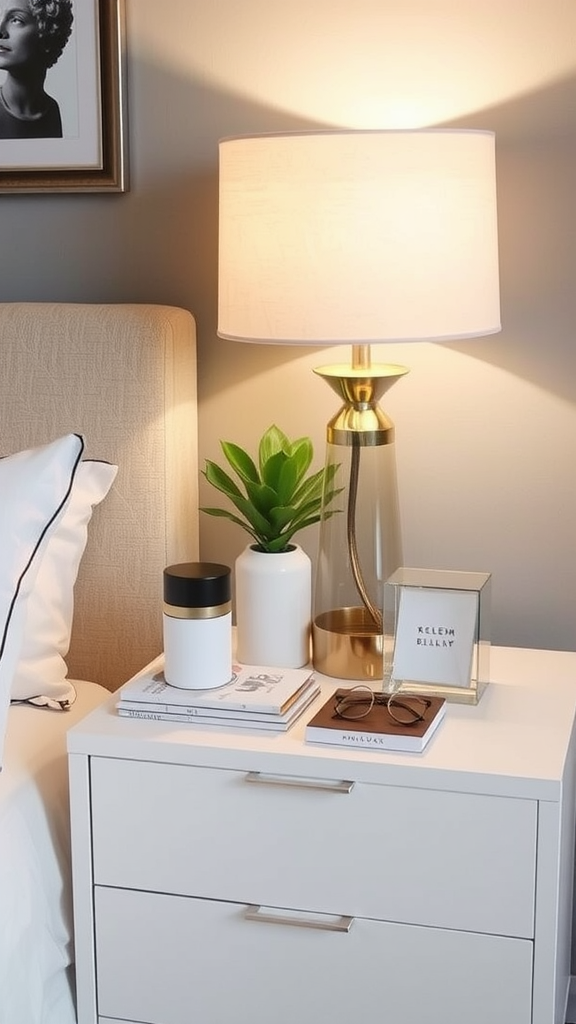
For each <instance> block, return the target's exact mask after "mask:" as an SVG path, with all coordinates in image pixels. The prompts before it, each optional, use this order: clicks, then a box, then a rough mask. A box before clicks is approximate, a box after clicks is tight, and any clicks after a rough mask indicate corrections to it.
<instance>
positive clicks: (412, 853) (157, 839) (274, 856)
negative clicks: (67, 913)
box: [91, 758, 536, 937]
mask: <svg viewBox="0 0 576 1024" xmlns="http://www.w3.org/2000/svg"><path fill="white" fill-rule="evenodd" d="M91 777H92V822H93V833H94V834H93V849H94V879H95V882H96V884H100V885H110V886H119V887H125V888H131V889H147V890H154V891H156V892H165V893H180V894H183V895H189V896H202V897H205V898H208V899H219V900H231V901H240V902H243V903H262V904H267V905H272V906H281V907H298V908H302V909H304V908H305V909H308V910H311V911H316V912H318V913H331V914H346V915H351V916H359V917H367V918H370V917H372V918H377V919H379V920H389V921H401V922H406V923H410V924H422V925H433V926H436V927H445V928H456V929H463V930H466V931H483V932H492V933H494V934H501V935H516V936H523V937H531V936H532V935H533V920H534V889H535V865H536V804H535V803H534V802H533V801H527V800H516V799H510V798H505V797H496V798H495V797H486V796H476V795H470V794H460V793H452V792H441V791H438V792H436V791H431V790H420V789H412V788H407V787H406V788H398V787H390V786H375V785H368V784H365V783H356V784H355V785H354V786H353V788H352V789H351V791H350V792H348V793H341V792H336V791H330V790H329V789H326V788H325V787H323V788H317V789H315V788H310V787H308V786H305V785H302V786H300V785H296V786H294V785H282V784H280V785H276V784H267V783H266V782H263V783H260V784H258V783H257V784H252V783H250V782H249V781H248V777H247V775H246V773H243V772H238V771H230V770H226V769H213V768H190V767H188V766H181V765H166V764H155V763H149V762H142V761H122V760H117V759H108V758H92V759H91ZM265 778H267V779H268V778H272V779H274V778H275V779H277V781H278V782H280V783H282V782H283V781H288V780H283V779H282V777H281V776H276V777H270V776H266V777H265ZM301 781H302V782H303V783H305V782H309V781H311V780H301Z"/></svg>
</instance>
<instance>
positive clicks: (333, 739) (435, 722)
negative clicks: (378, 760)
mask: <svg viewBox="0 0 576 1024" xmlns="http://www.w3.org/2000/svg"><path fill="white" fill-rule="evenodd" d="M347 693H348V690H347V689H340V690H336V692H335V693H333V694H332V696H331V697H329V698H328V700H327V701H326V702H325V703H324V704H323V705H322V707H321V708H320V710H319V711H317V712H316V714H315V715H314V716H313V718H311V719H310V721H309V722H308V723H307V725H306V730H305V739H306V740H307V741H308V742H310V743H328V744H332V745H334V746H337V747H355V748H356V749H357V750H407V751H410V752H412V753H420V752H421V751H422V750H424V747H425V746H426V744H427V743H428V741H429V739H430V737H431V736H432V735H433V733H434V732H435V731H436V729H437V728H438V726H439V725H440V722H441V721H442V719H443V717H444V713H445V711H446V701H445V699H444V697H432V696H430V697H426V700H427V701H429V702H430V706H429V707H428V708H427V709H426V711H425V713H424V717H423V718H422V721H420V722H415V723H414V725H402V724H400V723H399V722H396V721H395V720H394V719H393V718H392V716H391V715H390V713H389V712H388V709H387V707H386V705H385V704H374V707H373V708H372V710H371V711H370V712H369V713H368V714H367V715H366V716H365V717H364V718H357V719H355V720H353V721H351V720H350V719H344V718H341V717H339V716H338V715H336V714H335V712H334V703H335V701H336V699H337V698H338V697H342V696H345V695H346V694H347ZM406 696H408V695H407V694H398V698H399V699H400V700H401V699H402V697H406Z"/></svg>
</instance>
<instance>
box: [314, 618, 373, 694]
mask: <svg viewBox="0 0 576 1024" xmlns="http://www.w3.org/2000/svg"><path fill="white" fill-rule="evenodd" d="M312 642H313V646H314V668H316V669H317V670H318V672H322V673H323V674H324V675H327V676H335V677H336V678H338V679H355V680H362V681H364V682H370V683H373V682H374V681H376V680H380V679H382V678H383V676H384V637H383V636H382V634H381V633H378V632H376V626H375V624H374V620H373V619H372V618H371V616H370V614H369V612H368V611H367V610H366V608H362V607H357V608H337V609H333V610H332V611H329V612H322V613H321V614H320V615H317V616H316V618H315V619H314V621H313V622H312Z"/></svg>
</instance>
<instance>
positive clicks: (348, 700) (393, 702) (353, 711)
mask: <svg viewBox="0 0 576 1024" xmlns="http://www.w3.org/2000/svg"><path fill="white" fill-rule="evenodd" d="M431 704H432V701H431V700H428V698H427V697H419V696H417V695H416V694H414V693H410V694H405V693H392V694H387V693H374V691H373V690H371V689H370V687H369V686H364V685H362V684H361V685H360V686H352V687H350V689H349V690H347V691H346V693H340V694H337V696H336V699H335V701H334V717H336V718H344V719H345V720H347V721H349V722H353V721H356V720H357V719H359V718H366V715H369V714H370V712H371V711H372V708H373V707H374V706H375V705H377V706H378V707H385V708H386V710H387V712H388V714H389V715H390V717H391V718H392V719H393V720H394V721H395V722H398V724H399V725H417V724H418V722H421V721H422V720H423V719H424V717H425V715H426V712H427V711H428V708H429V707H430V706H431Z"/></svg>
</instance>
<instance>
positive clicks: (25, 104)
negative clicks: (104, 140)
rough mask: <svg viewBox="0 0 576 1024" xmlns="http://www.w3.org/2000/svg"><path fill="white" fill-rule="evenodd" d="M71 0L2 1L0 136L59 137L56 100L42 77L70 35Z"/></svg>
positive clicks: (60, 125)
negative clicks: (2, 73)
mask: <svg viewBox="0 0 576 1024" xmlns="http://www.w3.org/2000/svg"><path fill="white" fill-rule="evenodd" d="M73 23H74V13H73V5H72V0H2V6H1V9H0V70H1V71H3V72H4V76H3V81H2V85H0V139H59V138H62V136H63V129H62V115H61V111H60V106H59V104H58V101H57V100H56V99H55V98H54V96H52V95H51V94H50V92H49V91H48V88H47V83H46V79H47V75H48V72H49V70H50V68H53V67H54V65H55V64H56V63H57V62H58V60H59V59H60V57H61V56H62V53H63V51H64V48H65V46H66V44H67V43H68V41H69V39H70V35H71V33H72V27H73Z"/></svg>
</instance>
